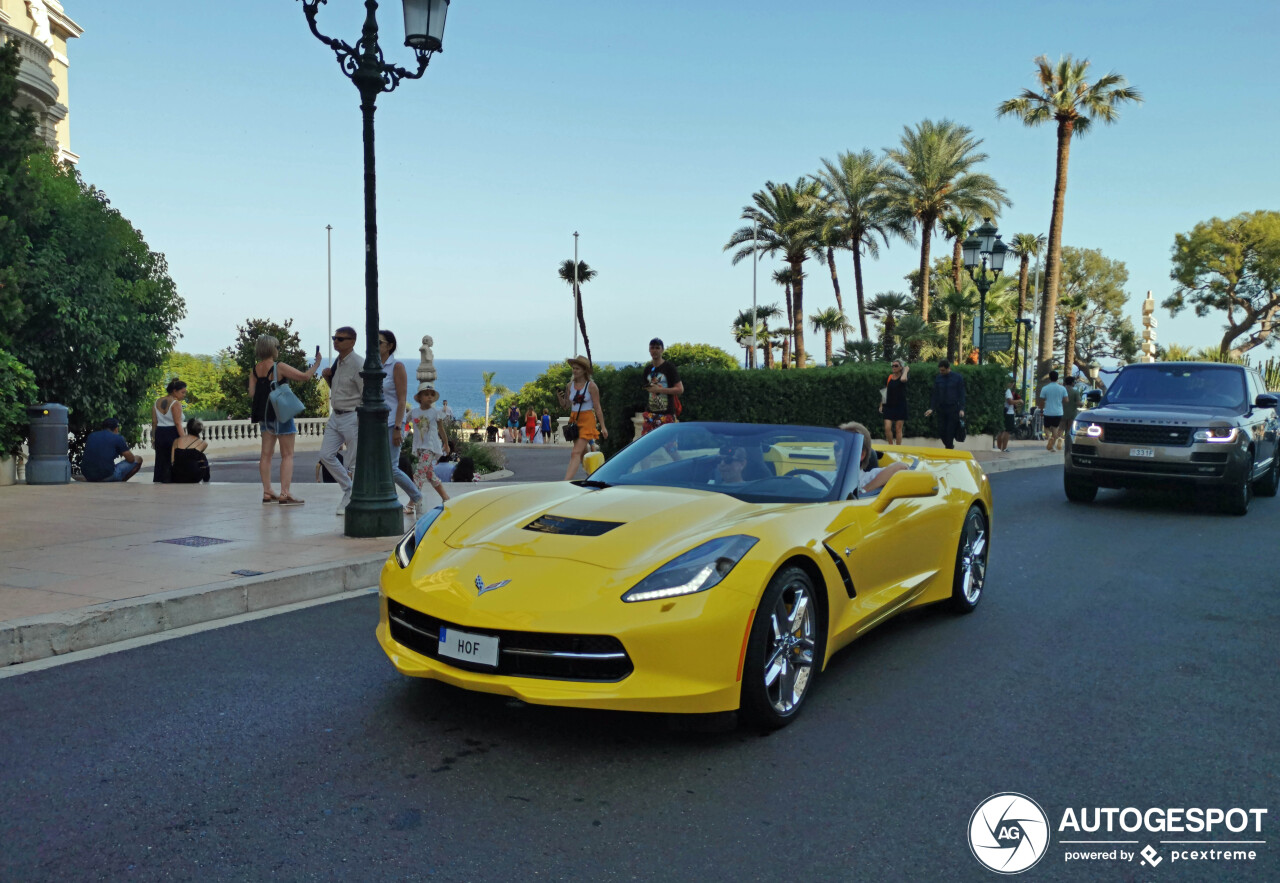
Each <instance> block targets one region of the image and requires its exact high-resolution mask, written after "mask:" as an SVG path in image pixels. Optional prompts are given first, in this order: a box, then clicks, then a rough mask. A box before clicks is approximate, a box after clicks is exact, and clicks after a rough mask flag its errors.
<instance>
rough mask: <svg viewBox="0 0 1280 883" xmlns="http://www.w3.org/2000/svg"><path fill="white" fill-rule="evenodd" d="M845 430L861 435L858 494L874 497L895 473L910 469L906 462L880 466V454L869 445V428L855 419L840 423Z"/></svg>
mask: <svg viewBox="0 0 1280 883" xmlns="http://www.w3.org/2000/svg"><path fill="white" fill-rule="evenodd" d="M840 428H841V429H843V430H844V431H845V432H856V433H858V434H859V435H861V436H862V457H861V460H860V461H859V463H858V496H859V497H874V496H875V495H876V494H878V493H880V489H881V488H883V487H884V486H885V485H886V484H888V482H889V479H890V478H892V477H893V476H894V474H895V473H898V472H901V471H903V470H904V469H910V468H911V467H909V466H908V465H907V464H906V463H890V464H889V465H888V466H881V465H879V464H880V455H879V454H877V453H876V451H875V448H873V447H872V446H871V430H869V429H867V427H865V426H863V425H862V424H861V423H859V422H857V421H856V420H851V421H850V422H848V423H842V424H840Z"/></svg>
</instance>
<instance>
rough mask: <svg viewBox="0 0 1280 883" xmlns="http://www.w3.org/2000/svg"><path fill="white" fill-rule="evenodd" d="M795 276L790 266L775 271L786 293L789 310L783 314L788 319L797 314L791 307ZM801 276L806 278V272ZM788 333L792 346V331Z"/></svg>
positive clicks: (774, 277) (774, 278)
mask: <svg viewBox="0 0 1280 883" xmlns="http://www.w3.org/2000/svg"><path fill="white" fill-rule="evenodd" d="M795 278H796V277H795V274H794V273H793V272H792V270H791V268H790V267H783V268H782V269H781V270H774V271H773V281H774V282H776V283H777V284H778V285H781V286H782V289H783V291H784V293H785V295H786V299H787V311H786V313H784V314H783V315H785V316H786V317H787V319H788V320H789V319H790V318H791V317H792V316H794V315H795V313H794V312H793V311H792V308H791V291H792V282H794V281H795ZM800 278H801V280H803V279H804V273H801V274H800ZM787 333H788V338H787V346H788V347H790V346H791V338H790V331H789V330H788V332H787ZM783 367H784V368H787V367H790V366H789V365H786V364H784V365H783Z"/></svg>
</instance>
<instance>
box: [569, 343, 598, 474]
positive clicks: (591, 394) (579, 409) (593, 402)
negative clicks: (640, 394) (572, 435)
mask: <svg viewBox="0 0 1280 883" xmlns="http://www.w3.org/2000/svg"><path fill="white" fill-rule="evenodd" d="M568 362H569V365H570V366H571V367H572V368H573V379H572V380H570V381H569V385H568V386H567V387H566V388H565V393H566V394H567V397H568V400H569V401H568V406H569V425H570V426H576V427H577V429H578V437H577V438H576V439H574V440H573V453H572V454H570V455H569V470H568V471H567V472H566V473H565V474H564V480H565V481H572V480H573V477H574V476H575V475H577V474H578V467H579V466H581V465H582V457H583V455H584V454H585V453H586V452H587V442H589V441H595V440H596V439H598V438H608V437H609V430H607V429H605V426H604V411H602V410H601V409H600V390H599V388H598V387H597V386H596V383H595V381H594V380H592V379H591V363H590V362H588V361H587V360H586V359H584V358H583V357H582V356H574V357H573V358H572V359H569V360H568Z"/></svg>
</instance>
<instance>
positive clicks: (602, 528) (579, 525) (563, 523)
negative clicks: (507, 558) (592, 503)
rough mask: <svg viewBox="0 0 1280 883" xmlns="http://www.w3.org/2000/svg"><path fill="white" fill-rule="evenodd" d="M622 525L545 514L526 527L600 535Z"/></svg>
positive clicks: (568, 533) (586, 535)
mask: <svg viewBox="0 0 1280 883" xmlns="http://www.w3.org/2000/svg"><path fill="white" fill-rule="evenodd" d="M622 525H623V522H621V521H584V520H583V519H581V518H562V517H561V516H559V515H543V516H542V517H541V518H539V519H537V520H536V521H531V522H529V523H528V524H526V525H525V526H524V529H525V530H535V531H537V532H538V533H559V534H567V535H568V536H571V537H598V536H600V535H601V534H606V533H608V532H609V531H611V530H613V529H614V528H615V527H622Z"/></svg>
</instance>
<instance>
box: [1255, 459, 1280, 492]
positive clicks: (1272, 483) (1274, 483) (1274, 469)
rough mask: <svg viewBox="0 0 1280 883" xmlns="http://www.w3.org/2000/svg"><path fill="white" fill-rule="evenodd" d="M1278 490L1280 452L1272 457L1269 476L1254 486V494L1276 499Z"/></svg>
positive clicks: (1279, 487)
mask: <svg viewBox="0 0 1280 883" xmlns="http://www.w3.org/2000/svg"><path fill="white" fill-rule="evenodd" d="M1277 490H1280V451H1276V453H1275V455H1273V456H1272V458H1271V468H1270V469H1268V470H1267V474H1266V475H1264V476H1262V478H1260V479H1259V480H1258V483H1257V484H1255V485H1254V486H1253V492H1254V493H1255V494H1257V495H1258V496H1260V497H1274V496H1275V495H1276V491H1277Z"/></svg>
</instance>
